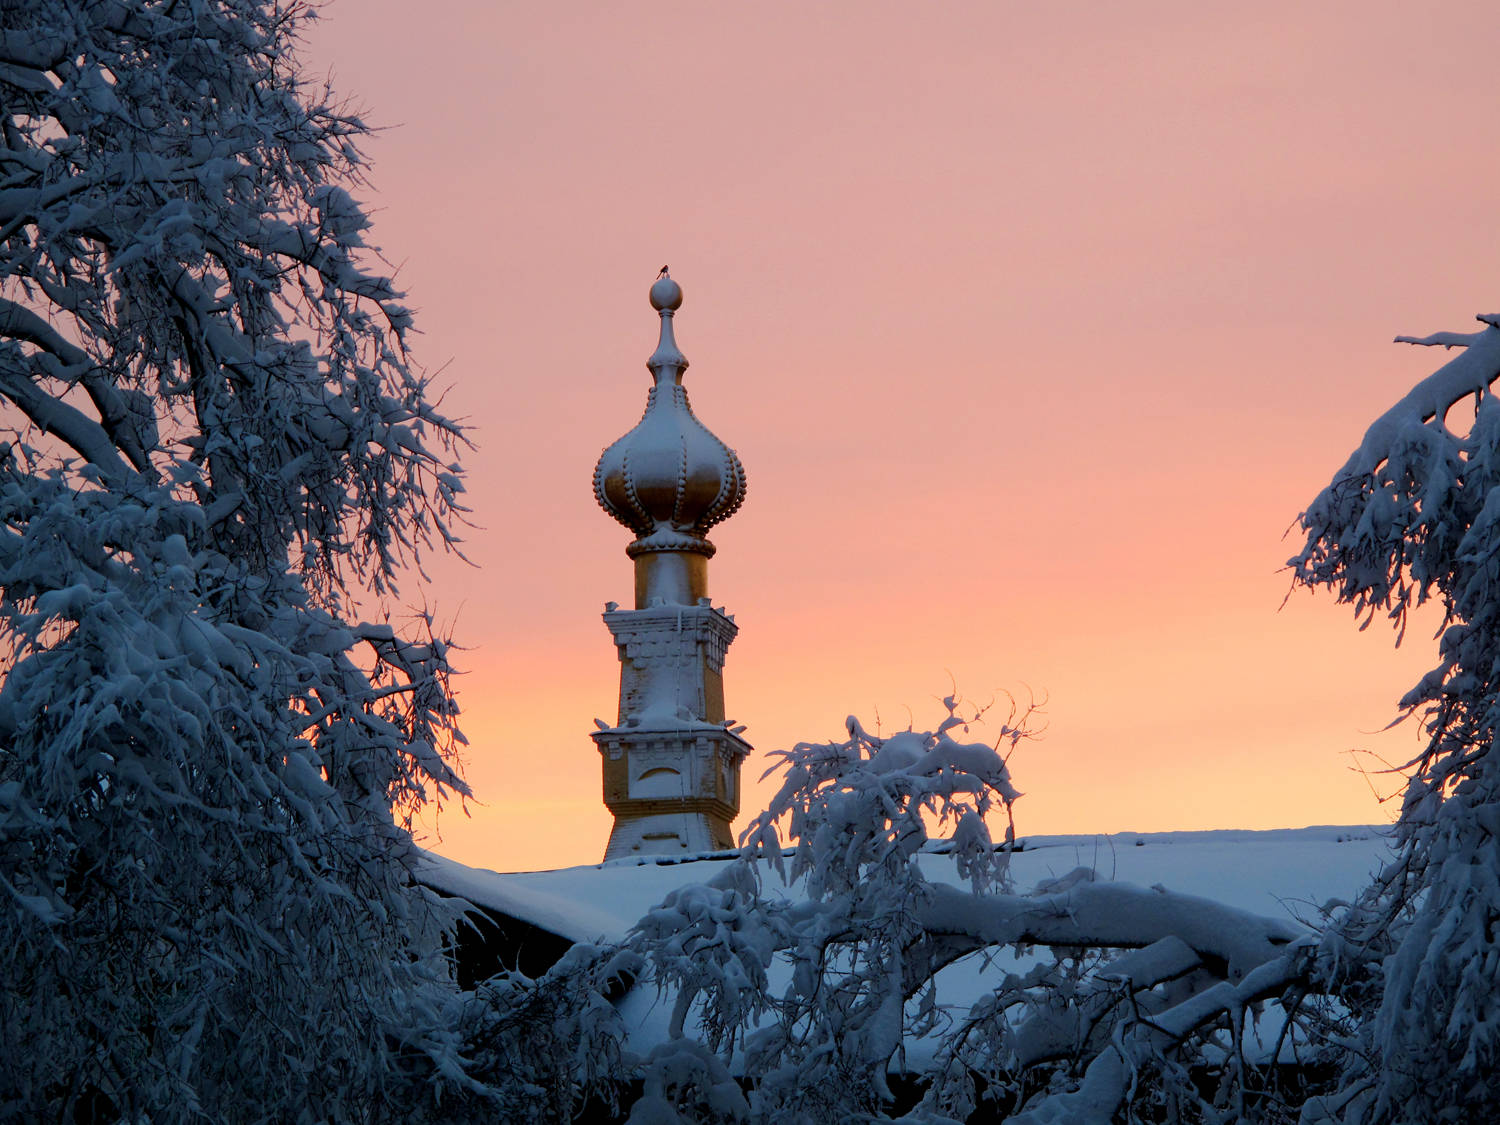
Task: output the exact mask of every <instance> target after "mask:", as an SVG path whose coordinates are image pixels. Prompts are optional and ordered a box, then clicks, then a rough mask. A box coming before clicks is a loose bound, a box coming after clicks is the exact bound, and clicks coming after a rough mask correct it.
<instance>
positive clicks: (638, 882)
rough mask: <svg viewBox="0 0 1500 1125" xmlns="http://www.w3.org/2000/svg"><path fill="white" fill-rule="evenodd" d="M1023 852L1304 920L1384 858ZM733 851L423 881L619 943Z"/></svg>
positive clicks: (1168, 837) (1203, 848)
mask: <svg viewBox="0 0 1500 1125" xmlns="http://www.w3.org/2000/svg"><path fill="white" fill-rule="evenodd" d="M1022 845H1023V848H1022V850H1021V851H1019V852H1017V853H1016V854H1015V856H1014V857H1013V859H1012V863H1011V872H1012V875H1013V877H1014V879H1015V882H1016V886H1017V887H1018V888H1021V889H1028V888H1030V887H1033V886H1035V885H1036V884H1037V883H1039V882H1041V881H1042V880H1045V879H1052V878H1057V877H1059V876H1062V875H1065V874H1067V873H1068V872H1069V871H1072V870H1073V869H1074V868H1076V867H1080V866H1082V867H1090V868H1093V869H1094V870H1095V871H1097V873H1098V875H1099V877H1100V878H1102V879H1109V880H1118V881H1122V882H1127V883H1135V884H1138V885H1140V886H1146V887H1149V886H1155V885H1158V884H1159V885H1161V886H1163V887H1166V888H1168V889H1169V890H1173V891H1178V892H1181V893H1183V894H1190V895H1199V896H1201V897H1203V898H1209V899H1213V900H1214V901H1216V902H1221V903H1224V904H1225V905H1227V906H1234V907H1239V908H1240V909H1243V910H1250V911H1254V912H1255V913H1257V914H1264V915H1269V916H1271V917H1304V918H1306V917H1309V916H1311V915H1312V914H1313V912H1314V910H1315V908H1316V907H1318V906H1320V905H1322V904H1323V903H1324V902H1326V901H1327V900H1328V899H1331V898H1350V897H1352V896H1353V895H1354V894H1355V893H1356V892H1358V891H1359V889H1360V888H1361V887H1362V886H1364V884H1365V883H1366V882H1368V880H1369V877H1370V875H1371V874H1372V873H1373V872H1374V871H1375V870H1376V869H1377V868H1379V867H1380V866H1381V864H1382V863H1383V862H1384V861H1385V859H1386V857H1387V855H1388V843H1387V840H1386V837H1385V835H1384V830H1383V829H1380V828H1374V827H1369V826H1362V827H1352V828H1351V827H1336V826H1318V827H1312V828H1287V829H1273V830H1270V831H1260V832H1256V831H1248V830H1239V829H1224V830H1218V831H1206V832H1139V833H1137V832H1119V833H1115V834H1113V835H1107V836H1106V835H1100V836H1033V837H1029V838H1027V839H1025V840H1023V841H1022ZM734 854H735V853H732V852H724V853H715V854H712V855H706V856H696V857H687V858H678V857H673V858H670V859H668V858H659V857H650V856H648V857H639V858H630V859H621V860H612V861H610V862H608V863H596V864H591V865H588V866H585V867H565V868H559V869H557V870H553V871H515V872H500V871H490V870H486V869H483V868H475V867H468V866H466V865H464V864H461V863H458V862H456V861H455V860H451V859H446V858H444V857H442V856H439V855H435V854H433V853H430V852H429V853H427V855H426V857H425V860H424V870H423V880H424V882H427V883H428V884H429V885H430V886H433V887H435V888H437V889H438V890H441V891H444V892H445V893H448V894H451V895H455V896H457V897H459V898H462V899H466V900H467V901H469V902H471V903H473V904H474V905H475V906H478V907H482V908H484V909H486V910H489V911H492V912H495V913H498V914H502V915H506V916H509V917H512V918H517V919H520V920H522V921H525V922H527V923H529V924H531V925H534V926H536V927H538V928H540V929H543V930H546V931H547V932H549V933H553V934H557V935H558V936H559V937H563V938H567V939H568V940H569V941H599V940H600V939H604V940H606V941H617V940H619V939H621V938H623V937H624V936H625V934H626V933H627V932H628V931H629V930H630V928H631V927H632V926H633V925H635V923H636V921H637V920H638V919H639V918H640V917H641V916H642V915H643V914H645V913H646V911H647V910H649V909H650V908H651V907H653V906H655V905H656V904H657V903H659V902H661V900H662V899H663V898H665V897H666V895H667V894H668V893H669V892H671V891H673V890H676V889H677V888H678V887H681V886H684V885H686V884H688V883H701V882H705V881H706V880H708V879H709V878H711V877H712V875H713V872H714V870H715V869H716V868H717V867H718V865H719V864H721V863H724V862H726V861H727V860H728V859H730V858H731V857H732V856H733V855H734ZM929 860H930V862H928V863H927V864H924V868H925V869H926V870H927V873H928V877H929V878H932V879H934V880H941V881H944V882H949V881H952V874H951V872H952V865H951V864H948V863H944V862H941V857H940V856H932V857H929ZM770 882H771V883H774V877H772V878H771V880H770ZM768 889H769V886H768Z"/></svg>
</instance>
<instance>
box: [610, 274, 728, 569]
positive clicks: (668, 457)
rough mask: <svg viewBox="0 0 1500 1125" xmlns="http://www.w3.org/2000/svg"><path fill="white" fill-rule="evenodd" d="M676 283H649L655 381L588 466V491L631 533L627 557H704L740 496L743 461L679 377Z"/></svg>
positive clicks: (683, 363)
mask: <svg viewBox="0 0 1500 1125" xmlns="http://www.w3.org/2000/svg"><path fill="white" fill-rule="evenodd" d="M681 305H682V287H681V286H680V285H678V284H677V282H675V281H673V280H672V279H671V278H670V277H668V276H666V271H665V270H663V271H662V276H661V277H660V278H658V279H657V281H656V283H655V284H654V285H652V286H651V306H652V308H654V309H656V310H657V312H658V313H659V315H660V316H661V339H660V341H659V342H658V344H657V347H656V351H655V352H653V353H652V355H651V358H650V359H648V360H647V361H646V366H647V367H648V368H649V369H650V371H651V375H652V378H653V379H654V380H655V383H654V385H653V386H652V388H651V390H650V392H649V393H648V394H647V396H646V412H645V413H644V414H643V415H642V416H641V420H640V421H639V422H637V423H636V425H635V427H634V429H632V430H631V431H630V432H629V433H627V434H625V436H624V437H622V438H620V439H619V440H618V441H616V442H615V443H614V444H613V445H611V446H610V447H609V448H607V449H606V450H605V451H604V453H603V454H602V455H601V456H600V457H599V463H598V465H596V466H595V468H594V496H595V497H596V498H597V499H598V501H599V506H600V507H602V508H603V509H604V510H605V511H606V512H608V513H609V514H610V515H611V516H613V517H614V518H615V519H617V520H619V521H620V522H621V523H622V524H624V525H625V526H626V527H628V528H629V529H630V530H631V531H633V532H634V533H635V535H636V540H635V542H634V543H632V544H630V546H629V547H627V548H626V552H627V553H628V554H629V555H630V556H631V557H632V558H634V557H636V556H638V555H641V554H645V553H648V552H653V551H682V552H687V553H691V554H699V555H705V556H711V555H712V554H713V552H714V547H713V544H712V543H710V542H709V541H708V539H707V533H708V529H709V528H710V527H712V526H713V525H714V524H716V523H720V522H722V521H723V520H726V519H728V518H729V517H730V516H731V515H733V514H734V513H735V512H736V511H737V510H738V509H739V506H740V505H741V504H742V503H743V502H744V499H745V488H746V482H745V467H744V465H742V464H741V463H740V459H739V457H737V456H736V455H735V452H734V450H732V449H730V448H729V447H728V446H727V445H725V444H724V443H723V442H722V441H720V440H719V439H718V438H717V437H716V436H715V435H714V434H713V433H712V432H711V431H710V430H709V429H708V427H707V426H705V425H704V424H703V423H702V422H700V421H698V419H697V417H695V416H694V414H693V410H692V407H691V406H690V405H689V404H688V397H687V391H686V390H684V389H683V386H682V376H683V373H684V372H685V371H686V370H687V367H688V361H687V357H686V356H684V355H683V354H682V352H681V351H680V350H679V349H678V347H677V340H676V338H675V337H674V336H673V334H672V317H673V314H674V313H675V312H676V311H677V309H678V308H679V307H681Z"/></svg>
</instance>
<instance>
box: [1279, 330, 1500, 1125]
mask: <svg viewBox="0 0 1500 1125" xmlns="http://www.w3.org/2000/svg"><path fill="white" fill-rule="evenodd" d="M1479 320H1480V321H1481V322H1482V323H1483V324H1484V325H1485V327H1484V328H1483V329H1481V330H1480V331H1478V332H1474V333H1469V334H1460V333H1449V332H1444V333H1439V334H1437V335H1433V336H1427V337H1423V338H1420V339H1415V338H1411V337H1398V338H1397V339H1398V342H1404V343H1412V344H1425V345H1440V346H1442V347H1444V348H1455V347H1457V348H1461V349H1463V350H1462V351H1461V352H1460V354H1459V355H1458V356H1457V357H1455V358H1454V359H1453V360H1451V361H1450V362H1449V363H1447V364H1446V365H1444V366H1443V367H1441V368H1439V369H1438V370H1437V371H1436V372H1434V373H1433V374H1432V375H1430V376H1429V377H1428V378H1426V379H1424V380H1423V381H1422V382H1420V383H1419V384H1417V386H1416V387H1415V388H1414V389H1413V390H1412V391H1411V392H1410V393H1409V394H1407V395H1406V397H1405V398H1403V399H1402V400H1401V401H1400V402H1398V403H1397V404H1396V405H1395V406H1393V407H1392V408H1391V409H1390V410H1388V411H1386V413H1385V414H1383V415H1382V416H1381V417H1380V418H1378V419H1377V420H1376V421H1375V423H1374V424H1373V425H1371V426H1370V428H1369V430H1368V432H1367V433H1366V434H1365V437H1364V440H1363V441H1362V442H1361V443H1360V445H1359V448H1358V449H1357V450H1355V452H1354V454H1353V455H1352V456H1351V457H1350V458H1349V460H1348V462H1347V463H1346V464H1345V465H1344V466H1343V468H1342V469H1340V470H1339V472H1338V473H1337V474H1336V475H1335V477H1334V479H1333V482H1332V483H1331V484H1330V485H1329V486H1328V487H1327V488H1326V489H1324V490H1323V492H1322V493H1320V494H1319V495H1318V497H1317V499H1316V500H1314V501H1313V504H1312V506H1311V507H1310V508H1308V510H1307V511H1306V512H1305V513H1304V514H1303V516H1302V524H1303V526H1304V527H1305V529H1306V530H1307V542H1306V545H1305V546H1304V548H1303V550H1302V552H1301V553H1300V554H1299V555H1298V556H1297V557H1296V558H1294V559H1292V560H1291V565H1292V567H1293V568H1294V573H1295V577H1296V581H1297V582H1299V583H1301V584H1305V585H1310V586H1328V587H1330V588H1332V589H1333V591H1334V592H1335V594H1336V595H1337V596H1338V598H1339V600H1340V601H1342V602H1346V603H1349V604H1351V605H1352V606H1353V607H1354V609H1355V612H1356V613H1357V614H1358V615H1359V616H1360V617H1361V618H1363V619H1364V620H1363V623H1362V626H1361V627H1363V624H1367V623H1368V622H1369V621H1370V620H1371V619H1373V618H1374V616H1375V615H1376V614H1377V613H1379V614H1383V615H1384V616H1386V617H1387V618H1388V619H1389V620H1390V621H1391V622H1392V624H1393V625H1394V626H1395V628H1396V629H1397V633H1398V643H1399V638H1400V635H1401V634H1402V633H1403V632H1404V630H1405V625H1406V617H1407V613H1408V611H1409V610H1410V609H1411V608H1412V607H1414V606H1417V605H1421V604H1422V603H1424V602H1428V601H1432V602H1434V603H1436V605H1437V607H1438V608H1439V609H1440V610H1441V613H1442V622H1441V626H1440V630H1439V635H1438V663H1437V665H1436V666H1435V667H1434V668H1433V669H1432V670H1431V671H1430V672H1428V673H1427V674H1426V675H1425V676H1423V677H1422V679H1421V681H1420V682H1419V683H1418V684H1417V685H1416V686H1415V687H1413V688H1412V690H1411V691H1410V692H1408V693H1407V695H1406V696H1405V697H1404V698H1403V699H1402V700H1401V703H1400V708H1401V712H1402V714H1403V716H1405V715H1412V714H1417V713H1420V714H1421V715H1422V717H1423V722H1424V723H1425V734H1426V741H1425V744H1424V746H1423V749H1422V751H1421V753H1419V754H1418V755H1417V756H1416V757H1415V758H1414V759H1413V760H1412V761H1410V762H1407V763H1405V765H1404V767H1403V772H1404V773H1405V775H1406V779H1407V784H1406V789H1405V794H1404V798H1403V801H1402V805H1401V812H1400V817H1399V819H1398V820H1397V823H1396V843H1397V845H1398V848H1399V852H1398V859H1397V861H1396V862H1395V863H1393V864H1392V865H1391V866H1390V867H1389V868H1388V869H1387V870H1386V871H1385V872H1383V873H1382V875H1381V876H1380V877H1379V878H1378V879H1377V880H1376V881H1375V882H1374V883H1373V884H1372V885H1371V886H1370V887H1369V889H1368V890H1367V891H1366V892H1365V894H1364V895H1363V896H1362V897H1361V898H1360V899H1359V901H1358V902H1356V903H1355V904H1353V905H1352V906H1351V907H1350V908H1349V909H1348V910H1347V911H1346V912H1345V913H1344V915H1343V916H1342V918H1341V919H1340V920H1339V924H1338V925H1336V926H1334V927H1332V928H1331V929H1330V930H1329V933H1328V936H1327V938H1326V940H1325V943H1324V951H1323V958H1324V962H1325V965H1324V971H1325V973H1326V974H1327V976H1328V979H1329V981H1330V983H1331V984H1332V985H1333V987H1335V988H1336V990H1337V991H1338V993H1339V996H1340V998H1341V999H1342V1001H1343V1003H1344V1005H1345V1007H1346V1008H1347V1010H1348V1014H1349V1019H1348V1023H1349V1024H1350V1027H1349V1029H1348V1031H1349V1034H1350V1035H1351V1037H1352V1041H1351V1042H1350V1044H1349V1050H1348V1051H1347V1052H1346V1053H1345V1059H1346V1068H1345V1074H1344V1082H1343V1088H1342V1091H1341V1092H1340V1093H1339V1094H1338V1095H1337V1096H1334V1097H1329V1098H1326V1099H1321V1100H1319V1101H1318V1102H1317V1103H1315V1104H1314V1105H1312V1106H1310V1107H1309V1112H1308V1119H1309V1120H1312V1121H1317V1120H1324V1119H1335V1120H1340V1121H1346V1122H1359V1123H1375V1122H1395V1121H1441V1120H1464V1121H1491V1120H1500V1083H1497V1082H1496V1081H1495V1077H1494V1075H1495V1072H1496V1070H1497V1069H1500V932H1497V926H1500V761H1497V759H1496V757H1495V755H1494V752H1493V744H1494V739H1495V730H1496V725H1497V722H1500V402H1497V400H1496V397H1495V394H1494V391H1493V385H1494V382H1495V380H1496V378H1497V377H1500V316H1481V317H1480V318H1479Z"/></svg>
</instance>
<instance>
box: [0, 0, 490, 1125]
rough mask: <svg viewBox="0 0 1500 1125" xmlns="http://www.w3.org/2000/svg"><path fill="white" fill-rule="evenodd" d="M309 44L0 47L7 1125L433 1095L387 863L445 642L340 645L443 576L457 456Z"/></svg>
mask: <svg viewBox="0 0 1500 1125" xmlns="http://www.w3.org/2000/svg"><path fill="white" fill-rule="evenodd" d="M308 15H309V12H308V11H307V9H306V7H305V6H304V5H302V4H299V3H295V2H293V3H287V2H283V0H140V2H136V3H121V2H119V0H10V2H7V3H6V4H4V5H3V12H0V678H3V682H0V982H3V983H0V1058H3V1059H4V1060H5V1061H4V1065H3V1066H0V1117H3V1118H5V1119H7V1120H11V1119H26V1120H42V1119H49V1120H51V1119H74V1118H75V1117H76V1118H77V1119H79V1120H83V1119H87V1118H89V1115H91V1114H92V1115H94V1116H97V1117H99V1119H101V1120H102V1119H105V1118H106V1117H107V1118H108V1119H109V1120H115V1119H121V1120H130V1121H137V1120H147V1119H150V1120H154V1121H175V1120H188V1119H192V1120H198V1119H200V1118H201V1119H206V1120H218V1119H228V1120H241V1119H243V1120H261V1121H271V1120H275V1121H292V1120H365V1119H371V1118H378V1117H382V1116H387V1115H388V1116H391V1117H395V1118H399V1119H402V1120H405V1119H406V1118H407V1113H406V1112H405V1111H404V1110H402V1109H401V1108H400V1106H401V1105H402V1104H403V1103H402V1098H403V1097H404V1096H405V1095H403V1094H402V1093H401V1091H402V1090H403V1089H404V1088H405V1087H404V1086H403V1083H405V1081H406V1079H407V1078H408V1077H409V1076H410V1075H413V1074H435V1075H437V1076H439V1077H440V1078H441V1079H442V1080H444V1081H446V1080H449V1079H451V1080H452V1083H454V1084H460V1085H461V1084H462V1081H463V1080H462V1078H461V1076H460V1075H459V1070H458V1067H457V1064H456V1061H455V1057H454V1047H453V1044H452V1042H451V1040H452V1035H451V1034H450V1033H449V1032H448V1031H447V1030H445V1027H444V1019H445V1017H443V1016H442V1014H441V1012H440V1011H439V1009H440V1007H441V1005H442V1004H443V1003H444V997H445V996H447V995H449V993H450V991H451V990H449V989H448V988H447V987H446V982H445V977H444V970H443V967H442V966H441V964H439V963H437V962H436V961H435V959H434V956H433V951H434V940H435V936H436V927H437V925H438V923H439V922H440V921H441V912H440V910H439V909H438V908H437V907H436V906H435V904H434V903H433V902H432V901H430V900H429V898H428V897H427V896H426V895H425V894H424V893H423V892H421V891H420V890H419V889H417V888H416V886H415V884H414V882H413V879H412V875H411V871H412V860H413V847H412V843H411V839H410V834H409V831H408V829H409V826H410V817H411V815H412V813H413V812H414V810H415V809H416V808H417V806H419V805H420V804H421V803H422V802H423V801H424V800H426V799H429V798H431V797H433V796H435V795H439V794H442V793H443V792H444V791H448V792H453V791H457V792H463V791H464V786H463V783H462V781H461V779H460V778H459V777H458V776H457V775H456V773H455V772H454V769H453V767H452V765H451V764H450V752H451V750H452V748H453V744H454V742H455V740H456V739H457V738H458V734H457V730H456V728H455V726H454V721H455V708H454V706H453V703H452V700H451V697H450V695H449V693H448V690H447V683H446V678H447V674H448V671H449V666H448V660H447V646H446V644H445V643H444V641H443V640H442V639H441V638H440V637H439V636H437V635H435V633H434V630H433V629H432V624H431V620H430V618H427V617H425V616H421V615H418V616H416V617H414V618H413V626H414V628H411V629H396V628H393V627H392V626H391V625H390V624H389V623H388V622H387V621H375V622H374V623H370V622H368V621H367V620H366V618H368V617H377V618H378V617H380V616H381V615H382V612H383V610H382V608H381V607H382V606H383V604H384V600H385V599H386V598H388V597H390V596H392V595H393V594H395V592H396V590H395V587H396V580H397V577H398V575H399V574H400V573H402V572H403V570H402V568H403V567H404V566H406V564H408V563H414V562H416V561H417V560H418V556H419V554H420V552H422V551H424V550H426V549H428V548H430V547H438V548H444V547H448V546H450V545H451V544H452V543H453V542H454V535H453V531H452V528H453V526H454V522H455V520H456V519H457V518H458V515H459V513H460V512H461V510H462V509H461V508H460V507H459V502H458V499H457V493H458V492H459V491H460V485H459V481H458V477H457V475H456V474H457V471H458V470H457V466H456V465H452V464H449V463H448V462H449V461H450V460H451V459H452V456H451V450H452V447H453V446H454V445H455V444H458V443H460V442H461V436H460V433H459V430H458V427H457V426H455V425H454V424H453V423H452V422H450V421H449V420H447V419H445V418H444V417H443V416H442V415H441V414H439V413H438V411H437V410H436V409H435V407H434V405H433V403H432V402H431V400H430V399H429V397H428V391H427V387H426V384H425V380H424V378H423V377H422V375H421V374H420V373H419V372H418V371H417V370H416V369H415V367H414V366H413V365H412V363H411V362H410V361H409V359H408V356H407V353H406V338H407V334H408V332H409V328H410V316H409V314H408V312H407V310H406V309H405V308H403V307H402V306H401V304H400V303H399V294H398V293H397V292H396V290H395V288H394V287H393V285H392V282H391V280H390V279H389V277H388V276H386V274H385V272H383V270H382V268H381V266H380V263H379V261H378V259H376V258H374V257H373V256H372V252H371V251H370V250H368V249H367V248H366V247H365V246H364V244H363V242H362V232H363V231H364V229H365V228H366V226H367V222H366V219H365V216H364V213H363V210H362V208H361V206H360V205H359V204H358V203H357V202H356V201H355V199H354V198H353V196H352V195H351V194H350V191H351V189H354V190H358V188H359V185H360V184H361V183H362V179H361V173H362V163H361V157H360V154H359V150H358V148H357V147H356V146H357V144H358V142H359V140H360V138H361V136H362V135H363V134H364V132H365V126H364V125H363V124H362V123H361V121H360V120H359V118H358V117H356V116H353V115H352V114H351V113H350V112H348V110H347V109H346V108H344V107H343V106H341V105H340V104H338V103H337V102H335V101H333V100H332V97H331V94H330V93H329V91H327V90H326V89H320V88H317V87H313V86H308V85H306V84H305V83H304V82H303V81H302V80H301V78H300V77H299V74H298V69H297V60H296V54H295V47H296V34H297V30H298V26H299V24H300V23H301V21H303V20H304V19H305V18H307V17H308ZM413 1096H418V1095H413ZM420 1097H422V1098H423V1099H425V1100H426V1102H428V1103H431V1102H432V1099H433V1092H432V1090H431V1089H430V1088H428V1089H425V1090H424V1091H422V1092H421V1094H420Z"/></svg>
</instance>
